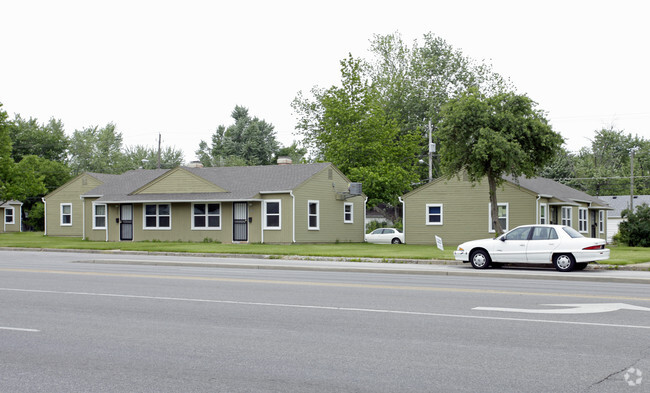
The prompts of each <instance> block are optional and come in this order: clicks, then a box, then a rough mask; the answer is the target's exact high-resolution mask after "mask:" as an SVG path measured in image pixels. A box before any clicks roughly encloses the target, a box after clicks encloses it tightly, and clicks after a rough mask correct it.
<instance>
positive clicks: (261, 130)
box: [196, 106, 279, 166]
mask: <svg viewBox="0 0 650 393" xmlns="http://www.w3.org/2000/svg"><path fill="white" fill-rule="evenodd" d="M231 116H232V118H233V119H234V121H235V123H234V124H232V125H230V126H228V128H226V127H225V126H223V125H221V126H219V127H217V129H216V131H215V133H214V134H213V135H212V145H211V146H208V144H207V143H206V142H205V141H203V140H202V141H201V142H200V143H199V150H197V151H196V154H197V156H198V157H199V160H200V161H201V163H202V164H203V165H204V166H236V165H270V164H272V163H273V157H274V156H275V155H276V153H277V151H278V149H279V143H278V141H277V140H276V139H275V131H274V127H273V125H272V124H271V123H267V122H266V121H265V120H262V119H259V118H257V117H251V116H250V115H249V114H248V109H247V108H245V107H242V106H235V109H234V110H233V111H232V114H231Z"/></svg>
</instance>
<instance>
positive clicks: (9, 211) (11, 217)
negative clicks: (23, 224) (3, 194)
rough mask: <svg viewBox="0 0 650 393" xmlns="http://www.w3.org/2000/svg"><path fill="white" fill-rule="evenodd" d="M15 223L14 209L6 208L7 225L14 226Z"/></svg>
mask: <svg viewBox="0 0 650 393" xmlns="http://www.w3.org/2000/svg"><path fill="white" fill-rule="evenodd" d="M13 223H14V208H13V207H9V206H8V207H5V224H13Z"/></svg>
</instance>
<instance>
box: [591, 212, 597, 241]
mask: <svg viewBox="0 0 650 393" xmlns="http://www.w3.org/2000/svg"><path fill="white" fill-rule="evenodd" d="M590 223H591V237H597V236H596V228H598V223H597V222H596V210H592V211H591V221H590Z"/></svg>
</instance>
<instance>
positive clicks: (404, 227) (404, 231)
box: [397, 196, 406, 244]
mask: <svg viewBox="0 0 650 393" xmlns="http://www.w3.org/2000/svg"><path fill="white" fill-rule="evenodd" d="M397 199H398V200H399V201H400V202H401V203H402V233H403V234H404V243H405V244H406V202H405V201H404V200H403V199H402V197H401V196H398V197H397Z"/></svg>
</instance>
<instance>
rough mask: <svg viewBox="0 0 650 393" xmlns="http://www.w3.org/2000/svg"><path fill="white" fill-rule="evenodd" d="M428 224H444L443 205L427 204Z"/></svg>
mask: <svg viewBox="0 0 650 393" xmlns="http://www.w3.org/2000/svg"><path fill="white" fill-rule="evenodd" d="M426 224H427V225H442V205H439V204H428V205H427V222H426Z"/></svg>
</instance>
